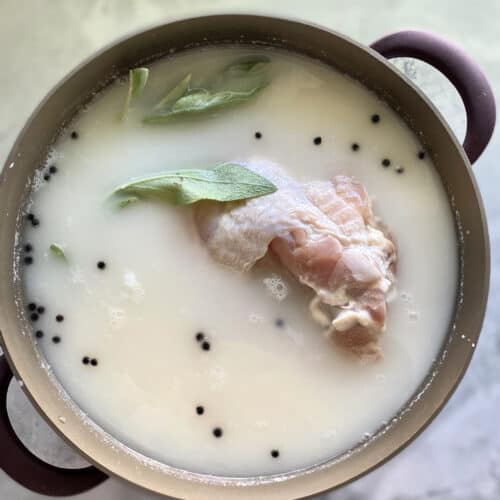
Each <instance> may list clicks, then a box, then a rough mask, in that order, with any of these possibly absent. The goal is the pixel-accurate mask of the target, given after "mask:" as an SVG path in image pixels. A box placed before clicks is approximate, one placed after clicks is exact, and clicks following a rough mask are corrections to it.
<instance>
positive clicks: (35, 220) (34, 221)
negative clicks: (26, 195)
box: [31, 218, 40, 226]
mask: <svg viewBox="0 0 500 500" xmlns="http://www.w3.org/2000/svg"><path fill="white" fill-rule="evenodd" d="M38 224H40V221H39V220H38V219H36V218H35V219H33V220H32V221H31V225H33V226H38Z"/></svg>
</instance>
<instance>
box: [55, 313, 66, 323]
mask: <svg viewBox="0 0 500 500" xmlns="http://www.w3.org/2000/svg"><path fill="white" fill-rule="evenodd" d="M56 321H57V322H58V323H61V322H62V321H64V316H63V315H62V314H58V315H57V316H56Z"/></svg>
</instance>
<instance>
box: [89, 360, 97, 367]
mask: <svg viewBox="0 0 500 500" xmlns="http://www.w3.org/2000/svg"><path fill="white" fill-rule="evenodd" d="M90 364H91V365H92V366H97V364H98V362H97V359H95V358H92V359H91V360H90Z"/></svg>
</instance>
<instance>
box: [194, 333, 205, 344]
mask: <svg viewBox="0 0 500 500" xmlns="http://www.w3.org/2000/svg"><path fill="white" fill-rule="evenodd" d="M204 338H205V335H204V334H203V333H202V332H198V333H197V334H196V336H195V339H196V341H197V342H201V341H202V340H203V339H204Z"/></svg>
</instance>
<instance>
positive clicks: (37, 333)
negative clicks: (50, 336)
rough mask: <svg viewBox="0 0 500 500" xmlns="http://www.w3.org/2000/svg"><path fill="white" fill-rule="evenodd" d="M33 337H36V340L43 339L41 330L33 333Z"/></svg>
mask: <svg viewBox="0 0 500 500" xmlns="http://www.w3.org/2000/svg"><path fill="white" fill-rule="evenodd" d="M35 337H36V338H37V339H41V338H42V337H43V332H42V330H37V331H36V332H35Z"/></svg>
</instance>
